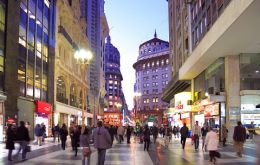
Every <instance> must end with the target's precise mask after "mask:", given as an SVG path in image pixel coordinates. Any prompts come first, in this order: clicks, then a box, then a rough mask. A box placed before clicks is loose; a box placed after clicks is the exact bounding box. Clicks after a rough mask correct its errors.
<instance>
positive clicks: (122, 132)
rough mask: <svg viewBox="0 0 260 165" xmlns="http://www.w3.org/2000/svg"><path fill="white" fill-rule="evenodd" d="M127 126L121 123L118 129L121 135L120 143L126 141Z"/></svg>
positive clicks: (118, 133)
mask: <svg viewBox="0 0 260 165" xmlns="http://www.w3.org/2000/svg"><path fill="white" fill-rule="evenodd" d="M124 134H125V128H124V127H123V126H122V125H120V126H119V127H118V129H117V135H118V136H119V143H121V142H122V141H124Z"/></svg>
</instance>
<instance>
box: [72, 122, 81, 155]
mask: <svg viewBox="0 0 260 165" xmlns="http://www.w3.org/2000/svg"><path fill="white" fill-rule="evenodd" d="M70 135H71V140H72V144H73V151H74V152H75V157H76V156H77V154H78V147H79V136H80V132H79V127H78V126H77V125H75V126H74V127H73V130H72V132H71V133H70Z"/></svg>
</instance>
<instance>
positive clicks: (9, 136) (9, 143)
mask: <svg viewBox="0 0 260 165" xmlns="http://www.w3.org/2000/svg"><path fill="white" fill-rule="evenodd" d="M14 140H15V132H14V130H13V129H12V125H11V124H8V126H7V130H6V149H8V160H9V161H12V152H13V149H14Z"/></svg>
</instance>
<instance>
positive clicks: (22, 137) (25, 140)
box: [16, 121, 30, 161]
mask: <svg viewBox="0 0 260 165" xmlns="http://www.w3.org/2000/svg"><path fill="white" fill-rule="evenodd" d="M16 138H17V141H18V143H19V144H20V148H19V149H18V152H17V154H16V155H19V153H20V151H21V150H22V160H23V161H24V160H26V153H27V151H28V150H27V149H28V144H29V142H30V137H29V131H28V129H27V128H26V127H25V123H24V121H20V126H19V127H18V128H17V134H16Z"/></svg>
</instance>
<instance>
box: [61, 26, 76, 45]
mask: <svg viewBox="0 0 260 165" xmlns="http://www.w3.org/2000/svg"><path fill="white" fill-rule="evenodd" d="M58 32H59V33H61V34H62V35H63V36H64V37H65V38H66V40H67V41H68V42H69V43H70V45H71V46H72V47H73V48H74V49H76V50H78V49H79V48H78V46H77V44H76V43H75V42H74V41H73V40H72V38H71V37H70V35H69V33H68V32H67V31H66V29H65V28H64V27H63V26H62V25H60V26H59V30H58Z"/></svg>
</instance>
